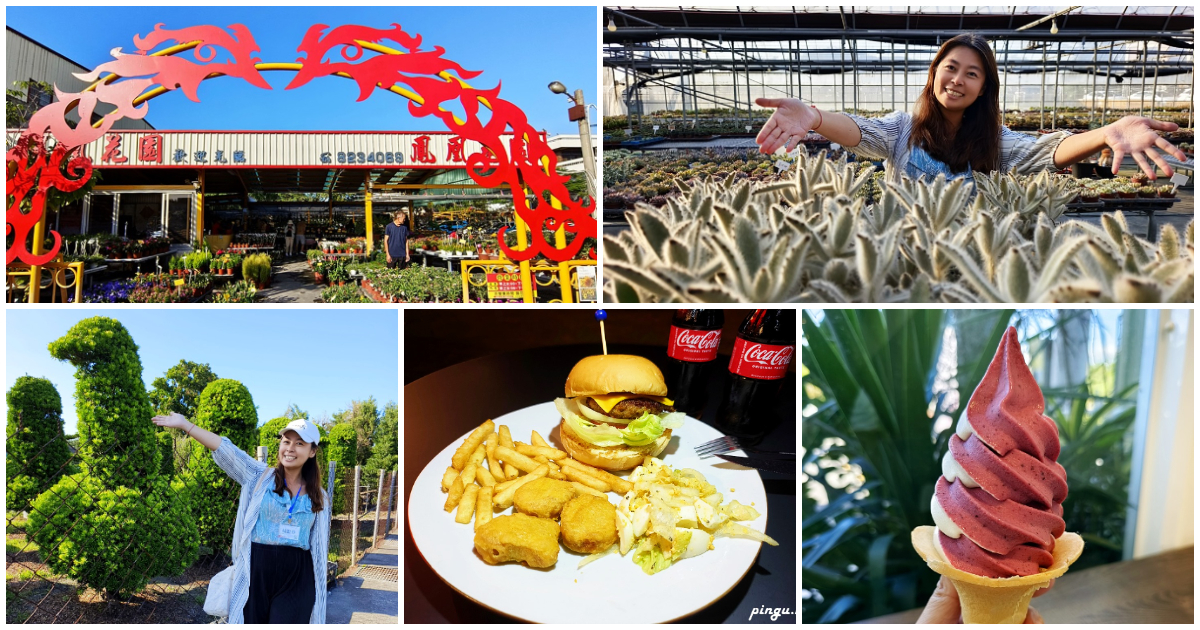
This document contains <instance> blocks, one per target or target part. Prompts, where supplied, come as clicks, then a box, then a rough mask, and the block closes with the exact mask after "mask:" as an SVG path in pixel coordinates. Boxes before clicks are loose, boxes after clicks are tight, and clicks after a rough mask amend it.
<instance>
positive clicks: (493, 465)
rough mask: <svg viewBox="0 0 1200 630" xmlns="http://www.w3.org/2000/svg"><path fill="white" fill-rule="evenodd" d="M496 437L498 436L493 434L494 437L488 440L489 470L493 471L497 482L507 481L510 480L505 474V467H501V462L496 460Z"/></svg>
mask: <svg viewBox="0 0 1200 630" xmlns="http://www.w3.org/2000/svg"><path fill="white" fill-rule="evenodd" d="M495 436H496V434H495V433H493V434H492V437H491V438H488V443H487V461H488V470H489V471H491V473H492V476H493V477H495V478H496V481H506V480H507V479H508V475H505V474H504V467H503V466H501V465H500V460H498V459H496V440H495Z"/></svg>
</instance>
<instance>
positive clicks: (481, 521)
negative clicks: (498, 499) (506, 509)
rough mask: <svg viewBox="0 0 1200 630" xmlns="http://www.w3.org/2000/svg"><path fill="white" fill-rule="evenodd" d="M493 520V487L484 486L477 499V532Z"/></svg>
mask: <svg viewBox="0 0 1200 630" xmlns="http://www.w3.org/2000/svg"><path fill="white" fill-rule="evenodd" d="M490 520H492V487H491V486H484V487H482V488H480V489H479V495H478V496H477V497H475V531H479V528H480V527H483V526H484V525H486V524H487V522H488V521H490Z"/></svg>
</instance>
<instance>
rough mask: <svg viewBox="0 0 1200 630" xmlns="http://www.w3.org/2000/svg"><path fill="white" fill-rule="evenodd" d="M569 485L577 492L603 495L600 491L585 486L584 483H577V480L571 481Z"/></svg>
mask: <svg viewBox="0 0 1200 630" xmlns="http://www.w3.org/2000/svg"><path fill="white" fill-rule="evenodd" d="M571 487H573V488H575V492H578V493H580V494H590V495H592V496H595V497H603V496H604V493H603V492H600V491H599V490H595V489H593V488H590V487H588V486H585V485H583V484H581V483H579V482H578V481H572V482H571ZM605 498H607V497H605Z"/></svg>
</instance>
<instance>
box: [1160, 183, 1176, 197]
mask: <svg viewBox="0 0 1200 630" xmlns="http://www.w3.org/2000/svg"><path fill="white" fill-rule="evenodd" d="M1156 190H1157V191H1158V196H1159V197H1161V198H1163V199H1172V198H1174V197H1175V185H1174V184H1166V185H1163V186H1159V187H1158V188H1157V189H1156Z"/></svg>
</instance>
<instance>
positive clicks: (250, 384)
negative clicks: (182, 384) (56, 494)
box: [5, 307, 400, 434]
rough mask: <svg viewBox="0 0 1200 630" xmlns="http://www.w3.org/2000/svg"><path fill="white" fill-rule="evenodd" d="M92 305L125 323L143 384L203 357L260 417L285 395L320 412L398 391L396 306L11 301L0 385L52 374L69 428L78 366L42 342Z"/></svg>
mask: <svg viewBox="0 0 1200 630" xmlns="http://www.w3.org/2000/svg"><path fill="white" fill-rule="evenodd" d="M95 315H104V316H106V317H113V318H115V319H118V320H120V322H121V323H122V324H124V325H125V327H126V328H127V329H128V330H129V333H130V334H131V335H132V336H133V340H134V342H135V343H137V345H138V348H139V355H140V356H141V360H142V380H143V381H145V383H146V387H147V389H149V386H150V383H151V382H153V381H154V379H155V378H157V377H159V376H162V375H163V373H165V372H166V371H167V368H169V367H171V366H173V365H175V364H176V363H179V361H180V360H181V359H187V360H188V361H192V362H194V363H207V364H208V365H209V366H210V367H211V368H212V370H213V371H214V372H216V374H217V376H218V377H220V378H231V379H235V380H238V381H241V382H242V383H243V384H244V385H245V386H246V387H247V388H248V389H249V390H250V395H251V396H253V397H254V404H255V406H257V407H258V420H259V424H260V425H261V424H264V423H265V422H267V421H268V420H271V419H272V418H276V417H279V416H281V415H283V412H284V411H285V410H286V409H287V406H288V404H289V403H295V404H296V405H297V406H299V407H300V408H301V409H303V410H305V411H307V412H308V415H309V417H310V418H312V419H314V420H320V419H322V418H323V417H325V416H330V417H332V416H333V414H334V413H336V412H338V411H341V410H343V409H346V408H347V407H349V406H350V401H351V400H365V399H366V398H367V397H368V396H374V397H375V401H376V402H377V403H378V405H379V409H380V411H382V410H383V406H384V405H385V404H387V403H389V402H395V401H396V400H397V399H398V396H399V387H400V386H399V383H400V375H399V368H398V366H397V358H398V352H399V350H398V349H399V339H398V333H397V314H396V311H395V310H392V309H389V310H383V309H264V308H254V309H229V308H223V309H212V308H208V309H174V308H172V309H147V308H140V307H139V308H109V309H87V308H73V309H70V310H66V309H53V310H51V309H40V310H31V309H9V310H8V313H7V330H6V331H5V332H6V334H5V340H6V349H5V353H6V356H5V391H7V390H8V389H9V388H11V387H12V385H13V383H15V382H16V380H17V377H20V376H24V375H26V374H28V375H30V376H37V377H43V378H48V379H50V381H51V382H53V383H54V385H55V387H56V388H58V393H59V395H60V396H62V399H63V419H64V421H65V427H64V429H65V431H66V433H68V434H72V433H75V426H76V416H75V376H74V374H75V368H74V367H73V366H71V365H70V364H67V363H65V362H60V361H57V360H56V359H54V358H53V357H51V356H50V352H49V351H48V350H47V346H48V345H49V344H50V342H51V341H54V340H55V339H58V338H59V337H61V336H63V335H64V334H66V332H67V331H68V330H70V328H71V326H73V325H75V324H76V323H77V322H79V321H80V320H82V319H86V318H88V317H92V316H95ZM285 351H286V354H285Z"/></svg>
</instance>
